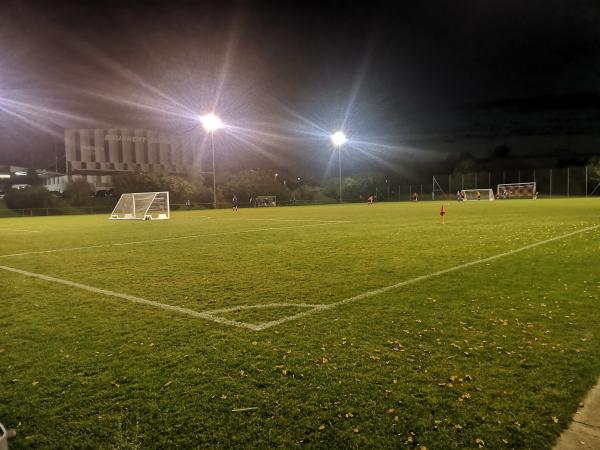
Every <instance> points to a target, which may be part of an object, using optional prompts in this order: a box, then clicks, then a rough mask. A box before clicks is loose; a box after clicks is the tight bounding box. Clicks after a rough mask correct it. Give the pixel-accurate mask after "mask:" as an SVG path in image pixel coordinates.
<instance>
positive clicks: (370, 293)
mask: <svg viewBox="0 0 600 450" xmlns="http://www.w3.org/2000/svg"><path fill="white" fill-rule="evenodd" d="M598 228H600V225H593V226H591V227H587V228H583V229H581V230H576V231H572V232H570V233H566V234H562V235H560V236H555V237H552V238H549V239H545V240H543V241H539V242H534V243H533V244H529V245H525V246H524V247H519V248H516V249H514V250H509V251H507V252H504V253H499V254H497V255H492V256H488V257H487V258H482V259H476V260H475V261H471V262H468V263H465V264H459V265H458V266H454V267H449V268H447V269H442V270H438V271H436V272H432V273H429V274H427V275H421V276H420V277H416V278H411V279H409V280H405V281H401V282H399V283H395V284H392V285H390V286H385V287H382V288H379V289H374V290H372V291H367V292H363V293H362V294H358V295H355V296H353V297H349V298H346V299H344V300H340V301H338V302H335V303H329V304H325V305H315V307H314V308H312V309H309V310H307V311H302V312H300V313H298V314H294V315H291V316H287V317H283V318H281V319H277V320H272V321H270V322H263V323H261V324H259V325H258V326H257V328H258V330H259V331H262V330H266V329H267V328H271V327H275V326H277V325H281V324H283V323H285V322H291V321H292V320H299V319H302V318H304V317H307V316H309V315H312V314H315V313H317V312H321V311H327V310H329V309H333V308H337V307H338V306H342V305H346V304H348V303H354V302H357V301H359V300H363V299H365V298H369V297H374V296H376V295H379V294H383V293H385V292H389V291H393V290H396V289H399V288H401V287H404V286H408V285H410V284H414V283H418V282H419V281H425V280H428V279H430V278H435V277H438V276H440V275H445V274H447V273H450V272H455V271H457V270H461V269H464V268H466V267H471V266H475V265H478V264H483V263H487V262H490V261H494V260H495V259H500V258H504V257H505V256H510V255H514V254H515V253H520V252H523V251H525V250H529V249H532V248H535V247H538V246H540V245H544V244H547V243H549V242H553V241H559V240H562V239H566V238H568V237H571V236H575V235H577V234H581V233H586V232H588V231H592V230H596V229H598Z"/></svg>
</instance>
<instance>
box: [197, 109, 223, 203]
mask: <svg viewBox="0 0 600 450" xmlns="http://www.w3.org/2000/svg"><path fill="white" fill-rule="evenodd" d="M200 122H201V123H202V126H203V127H204V129H205V130H206V132H207V133H208V134H210V149H211V153H212V174H213V209H217V176H216V171H215V141H214V138H213V134H214V132H215V130H218V129H219V128H223V122H221V119H219V117H218V116H216V115H215V114H214V113H210V114H205V115H203V116H200Z"/></svg>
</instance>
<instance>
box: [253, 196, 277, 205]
mask: <svg viewBox="0 0 600 450" xmlns="http://www.w3.org/2000/svg"><path fill="white" fill-rule="evenodd" d="M254 202H255V205H256V206H277V197H276V196H275V195H259V196H258V197H256V198H255V199H254Z"/></svg>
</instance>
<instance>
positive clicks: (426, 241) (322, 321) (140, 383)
mask: <svg viewBox="0 0 600 450" xmlns="http://www.w3.org/2000/svg"><path fill="white" fill-rule="evenodd" d="M446 206H447V210H448V214H447V218H446V223H445V224H444V225H442V224H441V223H440V220H439V216H438V210H439V207H440V203H426V202H423V203H419V204H377V205H374V206H366V205H341V206H338V205H334V206H321V207H298V208H274V209H272V208H269V209H266V208H265V209H245V210H241V211H239V212H238V213H235V214H234V213H233V212H231V211H229V210H220V211H204V212H178V213H174V214H173V218H172V220H170V221H158V222H120V221H119V222H115V221H108V220H106V218H105V217H103V216H79V217H49V218H25V219H23V218H15V219H8V218H7V219H2V220H0V237H1V240H0V265H3V266H9V267H14V268H18V269H22V270H26V271H30V272H34V273H40V274H44V275H50V276H54V277H58V278H61V279H66V280H70V281H75V282H79V283H83V284H86V285H90V286H94V287H97V288H102V289H109V290H112V291H116V292H119V293H127V294H132V295H136V296H140V297H143V298H146V299H149V300H154V301H158V302H161V303H164V304H168V305H177V306H182V307H185V308H189V309H192V310H196V311H208V310H219V309H229V308H231V311H228V312H224V313H221V314H220V317H225V318H227V319H232V320H237V321H242V322H247V323H252V324H258V323H262V322H268V321H271V320H276V319H279V318H282V317H286V316H290V315H293V314H296V313H298V312H301V311H303V310H306V308H302V307H295V306H286V307H282V308H275V307H269V308H260V309H259V308H257V309H243V308H242V309H238V310H236V309H235V308H236V307H240V306H259V305H273V304H275V305H276V304H284V303H285V304H291V305H293V304H299V303H306V304H331V303H334V302H339V301H341V300H343V299H345V298H348V297H352V296H355V295H357V294H360V293H363V292H366V291H369V290H373V289H377V288H380V287H384V286H389V285H392V284H395V283H397V282H400V281H403V280H408V279H411V278H414V277H417V276H421V275H424V274H428V273H432V272H435V271H437V270H441V269H445V268H449V267H453V266H456V265H460V264H464V263H467V262H470V261H474V260H477V259H481V258H485V257H488V256H492V255H495V254H498V253H503V252H506V251H509V250H512V249H517V248H520V247H523V246H525V245H527V244H530V243H533V242H537V241H542V240H545V239H548V238H551V237H554V236H559V235H562V234H565V233H568V232H571V231H575V230H578V229H583V228H585V227H589V226H591V225H595V224H597V223H599V219H598V217H599V215H598V213H599V212H600V202H599V201H598V200H595V199H589V200H583V199H582V200H556V201H554V200H543V201H537V202H533V201H505V202H468V203H464V204H455V203H450V204H447V205H446ZM17 230H30V231H38V232H39V233H38V232H36V233H26V232H23V231H17ZM599 236H600V231H598V229H596V230H593V231H589V232H586V233H582V234H578V235H575V236H572V237H569V238H567V239H564V240H559V241H554V242H549V243H547V244H544V245H541V246H538V247H535V248H532V249H529V250H527V251H524V252H520V253H515V254H513V255H509V256H506V257H503V258H501V259H497V260H494V261H490V262H488V263H483V264H480V265H475V266H471V267H468V268H467V269H465V270H461V271H456V272H452V273H449V274H446V275H442V276H439V277H435V278H431V279H427V280H424V281H422V282H420V283H415V284H411V285H408V286H405V287H403V288H400V289H397V290H394V291H389V292H386V293H382V294H379V295H376V296H373V297H369V298H366V299H363V300H360V301H357V302H353V303H349V304H344V305H340V306H339V307H337V308H333V309H328V310H325V311H321V312H316V313H314V314H311V315H308V316H305V317H302V318H300V319H299V320H295V321H290V322H286V323H284V324H281V325H279V326H276V327H273V328H269V329H266V330H263V331H259V332H257V331H251V330H247V329H241V328H235V327H231V326H227V325H221V324H218V323H214V322H210V321H206V320H203V319H198V318H192V317H189V316H185V315H181V314H176V313H173V312H170V311H165V310H161V309H158V308H153V307H149V306H143V305H139V304H134V303H129V302H126V301H124V300H120V299H116V298H112V297H106V296H102V295H99V294H94V293H91V292H87V291H84V290H80V289H75V288H71V287H68V286H64V285H60V284H56V283H51V282H48V281H43V280H39V279H33V278H29V277H25V276H23V275H19V274H15V273H10V272H7V271H4V270H2V271H0V289H1V290H2V297H1V300H0V307H1V310H0V312H1V313H0V400H1V401H0V421H1V422H3V423H4V424H5V425H7V426H9V427H14V428H16V429H17V431H18V437H17V438H16V439H15V440H13V441H11V448H27V447H44V448H73V447H77V448H98V447H103V448H172V447H180V448H190V447H196V446H198V447H205V446H221V447H254V448H265V447H270V446H285V447H293V446H303V445H310V446H314V447H319V448H334V447H361V448H372V447H391V448H398V447H401V448H402V447H407V448H415V447H417V448H419V447H421V446H425V447H427V448H430V449H433V448H440V449H446V448H477V447H479V446H485V447H489V448H502V447H506V448H515V447H525V448H549V447H551V446H552V443H553V442H554V440H555V438H556V436H557V435H558V434H559V433H560V431H561V430H562V429H563V428H564V427H565V426H567V424H568V422H569V420H570V417H571V415H572V413H573V411H574V410H575V408H576V407H577V405H578V403H579V401H580V399H581V398H582V396H583V395H584V393H585V391H586V390H587V389H589V387H590V386H591V385H592V384H593V383H594V382H595V380H596V379H597V377H598V375H599V374H600V356H599V355H600V352H599V350H600V339H599V336H598V330H599V329H600V315H598V314H597V311H598V307H599V306H600V295H599V294H600V276H599V275H598V274H599V273H600V269H599V267H600V252H599V250H600V244H599V242H600V241H599V239H598V238H599ZM151 240H153V241H152V242H139V241H151ZM134 241H135V242H138V243H132V242H134ZM113 244H125V245H113ZM82 247H89V248H82ZM68 248H71V249H70V250H68ZM74 248H78V249H74ZM46 250H61V251H53V252H47V253H33V254H32V253H31V252H41V251H46ZM16 254H21V256H6V255H16ZM246 407H252V408H256V409H252V410H248V411H233V410H234V409H238V408H246Z"/></svg>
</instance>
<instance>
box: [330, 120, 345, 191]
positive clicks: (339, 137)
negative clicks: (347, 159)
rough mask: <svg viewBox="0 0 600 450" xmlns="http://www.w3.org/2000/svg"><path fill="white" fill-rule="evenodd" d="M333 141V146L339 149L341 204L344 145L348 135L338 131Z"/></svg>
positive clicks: (332, 138)
mask: <svg viewBox="0 0 600 450" xmlns="http://www.w3.org/2000/svg"><path fill="white" fill-rule="evenodd" d="M331 141H332V142H333V145H335V146H336V147H337V150H338V172H339V173H338V175H339V178H340V199H339V202H340V203H342V145H344V143H345V142H346V141H347V139H346V135H345V134H344V133H343V132H341V131H336V132H335V133H333V134H332V135H331Z"/></svg>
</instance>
